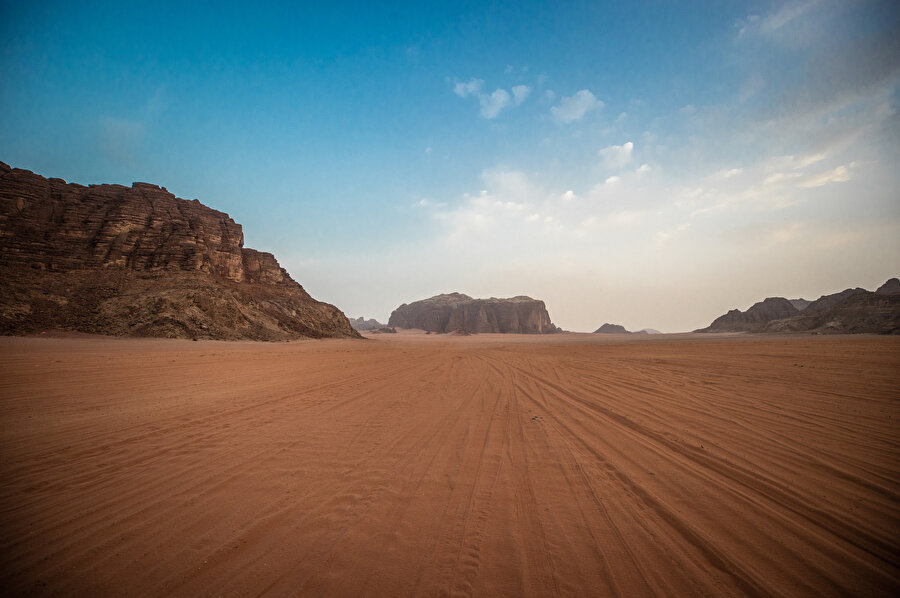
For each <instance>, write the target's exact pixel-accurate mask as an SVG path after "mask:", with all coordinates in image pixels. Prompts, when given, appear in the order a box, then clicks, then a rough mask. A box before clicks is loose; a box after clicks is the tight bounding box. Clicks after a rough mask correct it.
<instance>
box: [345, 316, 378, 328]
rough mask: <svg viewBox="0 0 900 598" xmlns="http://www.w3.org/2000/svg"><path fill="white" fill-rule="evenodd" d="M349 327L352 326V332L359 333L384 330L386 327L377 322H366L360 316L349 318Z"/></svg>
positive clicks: (372, 320)
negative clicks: (356, 331)
mask: <svg viewBox="0 0 900 598" xmlns="http://www.w3.org/2000/svg"><path fill="white" fill-rule="evenodd" d="M350 325H351V326H353V329H354V330H358V331H360V332H362V331H365V330H378V329H381V328H386V326H385V325H384V324H382V323H381V322H379V321H378V320H375V319H370V320H366V319H365V318H363V317H362V316H360V317H358V318H350Z"/></svg>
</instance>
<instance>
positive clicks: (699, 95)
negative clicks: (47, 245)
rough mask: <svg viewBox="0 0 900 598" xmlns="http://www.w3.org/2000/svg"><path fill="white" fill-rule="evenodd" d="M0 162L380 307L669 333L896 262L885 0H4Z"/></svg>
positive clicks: (896, 121) (899, 136)
mask: <svg viewBox="0 0 900 598" xmlns="http://www.w3.org/2000/svg"><path fill="white" fill-rule="evenodd" d="M2 12H3V15H4V16H3V19H0V40H2V41H0V160H2V161H3V162H6V163H7V164H10V165H11V166H13V167H18V168H25V169H28V170H32V171H34V172H37V173H38V174H42V175H44V176H48V177H49V176H53V177H59V178H63V179H65V180H67V181H69V182H77V183H82V184H95V183H119V184H125V185H130V184H131V183H132V182H133V181H144V182H151V183H156V184H159V185H162V186H165V187H167V188H168V189H169V190H170V191H171V192H173V193H175V194H176V195H177V196H179V197H182V198H185V199H194V198H197V199H199V200H200V201H201V202H203V203H204V204H206V205H208V206H210V207H212V208H215V209H217V210H221V211H224V212H227V213H228V214H229V215H231V216H232V217H233V218H234V219H235V220H236V221H237V222H239V223H240V224H242V225H243V228H244V237H245V245H246V246H247V247H253V248H255V249H258V250H261V251H269V252H272V253H274V254H275V256H276V257H277V258H278V260H279V261H280V262H281V264H282V266H284V267H285V268H286V269H287V270H288V271H289V272H290V273H291V275H292V276H293V278H294V279H296V280H297V281H298V282H300V283H301V284H302V285H303V286H304V288H306V290H307V291H309V293H310V294H311V295H312V296H313V297H315V298H317V299H320V300H323V301H327V302H329V303H333V304H335V305H337V306H338V307H339V308H341V309H342V310H343V311H344V312H345V313H346V314H347V315H348V316H351V317H358V316H365V317H367V318H372V317H374V318H376V319H378V320H380V321H382V322H386V321H387V319H388V317H389V315H390V313H391V311H392V310H393V309H395V308H396V307H397V306H399V305H400V304H402V303H409V302H412V301H415V300H418V299H423V298H426V297H430V296H432V295H435V294H438V293H445V292H453V291H459V292H463V293H466V294H468V295H472V296H474V297H511V296H516V295H529V296H532V297H535V298H539V299H542V300H543V301H544V302H545V303H546V305H547V308H548V310H549V312H550V316H551V318H552V320H553V322H554V323H555V324H557V325H558V326H561V327H562V328H564V329H566V330H573V331H583V332H589V331H593V330H594V329H596V328H598V327H599V326H600V325H601V324H603V323H604V322H610V323H616V324H621V325H624V326H625V327H626V328H628V329H631V330H639V329H643V328H654V329H658V330H661V331H664V332H676V331H686V330H692V329H695V328H700V327H703V326H706V325H708V324H709V323H710V322H711V321H712V320H713V319H714V318H715V317H717V316H719V315H721V314H722V313H724V312H726V311H727V310H729V309H732V308H739V309H746V308H748V307H749V306H750V305H752V304H753V303H754V302H756V301H759V300H762V299H763V298H765V297H770V296H786V297H789V298H798V297H803V298H806V299H815V298H817V297H818V296H820V295H822V294H826V293H831V292H836V291H840V290H843V289H844V288H847V287H857V286H861V287H864V288H868V289H874V288H875V287H877V286H878V285H880V284H881V283H883V282H884V281H885V280H886V279H888V278H890V277H893V276H898V275H900V169H898V166H900V117H898V110H900V35H897V31H900V4H898V3H897V2H895V1H893V0H886V1H875V0H872V1H868V0H798V1H759V2H754V1H751V2H730V1H723V0H715V1H709V2H703V1H694V2H678V1H674V0H658V1H652V0H648V1H646V2H600V1H595V2H490V1H484V0H482V1H478V2H467V1H465V0H457V1H454V2H410V3H392V2H385V3H373V2H359V3H354V2H331V3H319V2H316V3H302V2H286V3H269V2H260V3H257V4H248V3H246V2H240V3H237V2H215V3H213V2H208V3H205V2H177V3H169V2H162V1H154V2H148V3H142V2H90V1H84V2H77V3H75V2H49V1H48V2H7V1H5V0H4V1H2Z"/></svg>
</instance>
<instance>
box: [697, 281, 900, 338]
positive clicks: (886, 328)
mask: <svg viewBox="0 0 900 598" xmlns="http://www.w3.org/2000/svg"><path fill="white" fill-rule="evenodd" d="M793 301H797V300H793ZM806 303H807V305H806V307H805V308H804V309H803V310H799V309H797V308H796V307H794V304H793V302H792V301H791V300H788V299H784V298H781V297H774V298H769V299H766V300H765V301H761V302H760V303H756V304H754V305H753V306H752V307H751V308H750V309H748V310H747V311H746V312H741V311H739V310H737V309H733V310H731V311H729V312H728V313H727V314H725V315H723V316H720V317H718V318H716V319H715V320H714V321H713V323H712V324H710V325H709V326H708V327H707V328H704V329H702V330H697V332H818V333H842V334H855V333H875V334H900V281H898V280H897V279H895V278H892V279H891V280H889V281H887V282H886V283H885V284H884V285H882V286H881V287H879V289H878V290H877V291H875V292H873V291H867V290H866V289H862V288H855V289H846V290H844V291H841V292H839V293H833V294H831V295H823V296H821V297H819V298H818V299H816V300H815V301H812V302H806Z"/></svg>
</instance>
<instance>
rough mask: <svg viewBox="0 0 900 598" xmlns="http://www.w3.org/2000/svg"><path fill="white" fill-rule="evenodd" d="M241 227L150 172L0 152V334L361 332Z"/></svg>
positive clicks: (268, 336) (283, 335)
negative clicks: (86, 177) (89, 176)
mask: <svg viewBox="0 0 900 598" xmlns="http://www.w3.org/2000/svg"><path fill="white" fill-rule="evenodd" d="M243 243H244V236H243V231H242V229H241V226H240V225H239V224H237V223H236V222H234V220H232V219H231V218H230V217H229V216H228V215H227V214H224V213H222V212H218V211H216V210H213V209H211V208H208V207H206V206H204V205H203V204H201V203H200V202H199V201H197V200H193V201H186V200H183V199H179V198H177V197H175V196H174V195H173V194H171V193H169V192H168V191H167V190H166V189H165V188H163V187H158V186H156V185H151V184H147V183H134V184H133V185H132V186H131V187H125V186H122V185H91V186H88V187H85V186H83V185H78V184H67V183H66V182H65V181H63V180H61V179H54V178H51V179H47V178H44V177H42V176H39V175H36V174H34V173H32V172H30V171H27V170H21V169H11V168H10V167H9V166H7V165H6V164H3V163H2V162H0V276H2V279H3V281H4V282H3V285H2V286H0V333H3V334H28V333H34V332H39V331H46V330H70V331H79V332H87V333H97V334H111V335H135V336H163V337H193V338H215V339H256V340H276V339H291V338H300V337H313V338H320V337H334V336H348V337H351V336H352V337H356V336H359V335H358V334H357V333H356V331H354V330H353V328H352V327H351V326H350V323H349V321H348V320H347V318H346V316H344V314H343V313H341V311H340V310H339V309H337V308H336V307H334V306H332V305H328V304H327V303H322V302H319V301H316V300H315V299H313V298H312V297H310V296H309V294H307V293H306V291H305V290H303V287H301V286H300V285H299V284H298V283H297V282H295V281H294V280H293V279H292V278H291V277H290V275H288V273H287V272H286V271H285V270H284V269H283V268H281V266H279V264H278V262H277V261H276V260H275V257H274V256H272V254H270V253H263V252H260V251H256V250H253V249H248V248H245V247H243Z"/></svg>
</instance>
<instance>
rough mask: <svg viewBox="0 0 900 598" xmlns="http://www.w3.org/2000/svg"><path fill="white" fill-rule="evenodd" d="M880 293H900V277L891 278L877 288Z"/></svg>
mask: <svg viewBox="0 0 900 598" xmlns="http://www.w3.org/2000/svg"><path fill="white" fill-rule="evenodd" d="M875 293H876V294H878V295H893V294H894V293H900V278H890V279H888V281H887V282H885V283H884V284H883V285H881V286H880V287H878V288H877V289H876V290H875Z"/></svg>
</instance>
